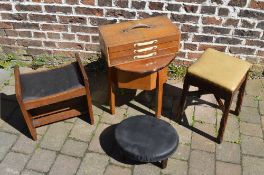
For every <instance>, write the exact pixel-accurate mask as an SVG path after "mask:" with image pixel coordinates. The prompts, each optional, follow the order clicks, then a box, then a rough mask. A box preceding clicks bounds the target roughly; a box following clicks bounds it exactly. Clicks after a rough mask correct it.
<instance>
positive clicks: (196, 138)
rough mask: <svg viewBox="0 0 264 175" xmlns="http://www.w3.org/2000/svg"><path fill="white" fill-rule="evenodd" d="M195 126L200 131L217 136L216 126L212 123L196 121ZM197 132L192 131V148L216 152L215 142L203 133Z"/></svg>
mask: <svg viewBox="0 0 264 175" xmlns="http://www.w3.org/2000/svg"><path fill="white" fill-rule="evenodd" d="M194 128H196V129H198V130H199V132H200V131H201V132H203V133H206V134H208V135H211V136H212V137H215V128H214V125H212V124H206V123H198V122H195V124H194ZM197 132H198V131H197ZM197 132H193V133H192V143H191V148H192V149H198V150H203V151H208V152H215V142H214V141H212V140H210V139H208V138H207V137H206V136H204V135H203V134H202V133H197Z"/></svg>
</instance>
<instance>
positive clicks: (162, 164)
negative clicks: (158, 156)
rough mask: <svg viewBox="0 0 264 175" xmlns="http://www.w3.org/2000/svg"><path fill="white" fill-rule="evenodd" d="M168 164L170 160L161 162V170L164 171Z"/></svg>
mask: <svg viewBox="0 0 264 175" xmlns="http://www.w3.org/2000/svg"><path fill="white" fill-rule="evenodd" d="M167 164H168V158H167V159H165V160H162V161H161V168H162V169H164V168H166V167H167Z"/></svg>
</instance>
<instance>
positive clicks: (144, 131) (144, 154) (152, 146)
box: [115, 115, 179, 162]
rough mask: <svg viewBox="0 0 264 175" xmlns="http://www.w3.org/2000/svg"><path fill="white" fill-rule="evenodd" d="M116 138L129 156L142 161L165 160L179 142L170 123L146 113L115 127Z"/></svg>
mask: <svg viewBox="0 0 264 175" xmlns="http://www.w3.org/2000/svg"><path fill="white" fill-rule="evenodd" d="M115 139H116V142H117V144H118V145H119V147H120V148H121V149H122V151H123V152H124V153H125V155H126V156H127V157H128V158H131V159H133V160H136V161H140V162H157V161H161V160H164V159H166V158H168V157H169V156H170V155H171V154H172V153H173V152H174V151H175V150H176V149H177V146H178V143H179V137H178V134H177V132H176V130H175V129H174V128H173V127H172V126H171V125H170V124H169V123H167V122H165V121H163V120H160V119H157V118H155V117H152V116H146V115H141V116H134V117H130V118H128V119H125V120H123V121H122V122H121V123H120V124H118V125H117V127H116V129H115Z"/></svg>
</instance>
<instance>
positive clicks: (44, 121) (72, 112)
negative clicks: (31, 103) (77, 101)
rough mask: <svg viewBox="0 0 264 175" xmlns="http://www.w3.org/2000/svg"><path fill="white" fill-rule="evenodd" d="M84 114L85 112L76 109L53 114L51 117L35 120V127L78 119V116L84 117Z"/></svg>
mask: <svg viewBox="0 0 264 175" xmlns="http://www.w3.org/2000/svg"><path fill="white" fill-rule="evenodd" d="M84 113H85V112H82V111H78V110H76V109H71V110H67V111H62V112H59V113H54V114H51V115H48V116H45V117H41V118H37V119H34V120H33V125H34V127H39V126H42V125H46V124H49V123H54V122H57V121H61V120H66V119H69V118H72V117H76V116H79V115H82V114H84Z"/></svg>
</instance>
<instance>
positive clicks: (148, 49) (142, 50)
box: [134, 46, 158, 53]
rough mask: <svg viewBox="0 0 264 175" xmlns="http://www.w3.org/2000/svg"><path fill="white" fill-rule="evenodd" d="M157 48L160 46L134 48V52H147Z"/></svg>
mask: <svg viewBox="0 0 264 175" xmlns="http://www.w3.org/2000/svg"><path fill="white" fill-rule="evenodd" d="M157 48H158V46H152V47H147V48H143V49H138V50H134V53H141V52H146V51H150V50H153V49H157Z"/></svg>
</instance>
